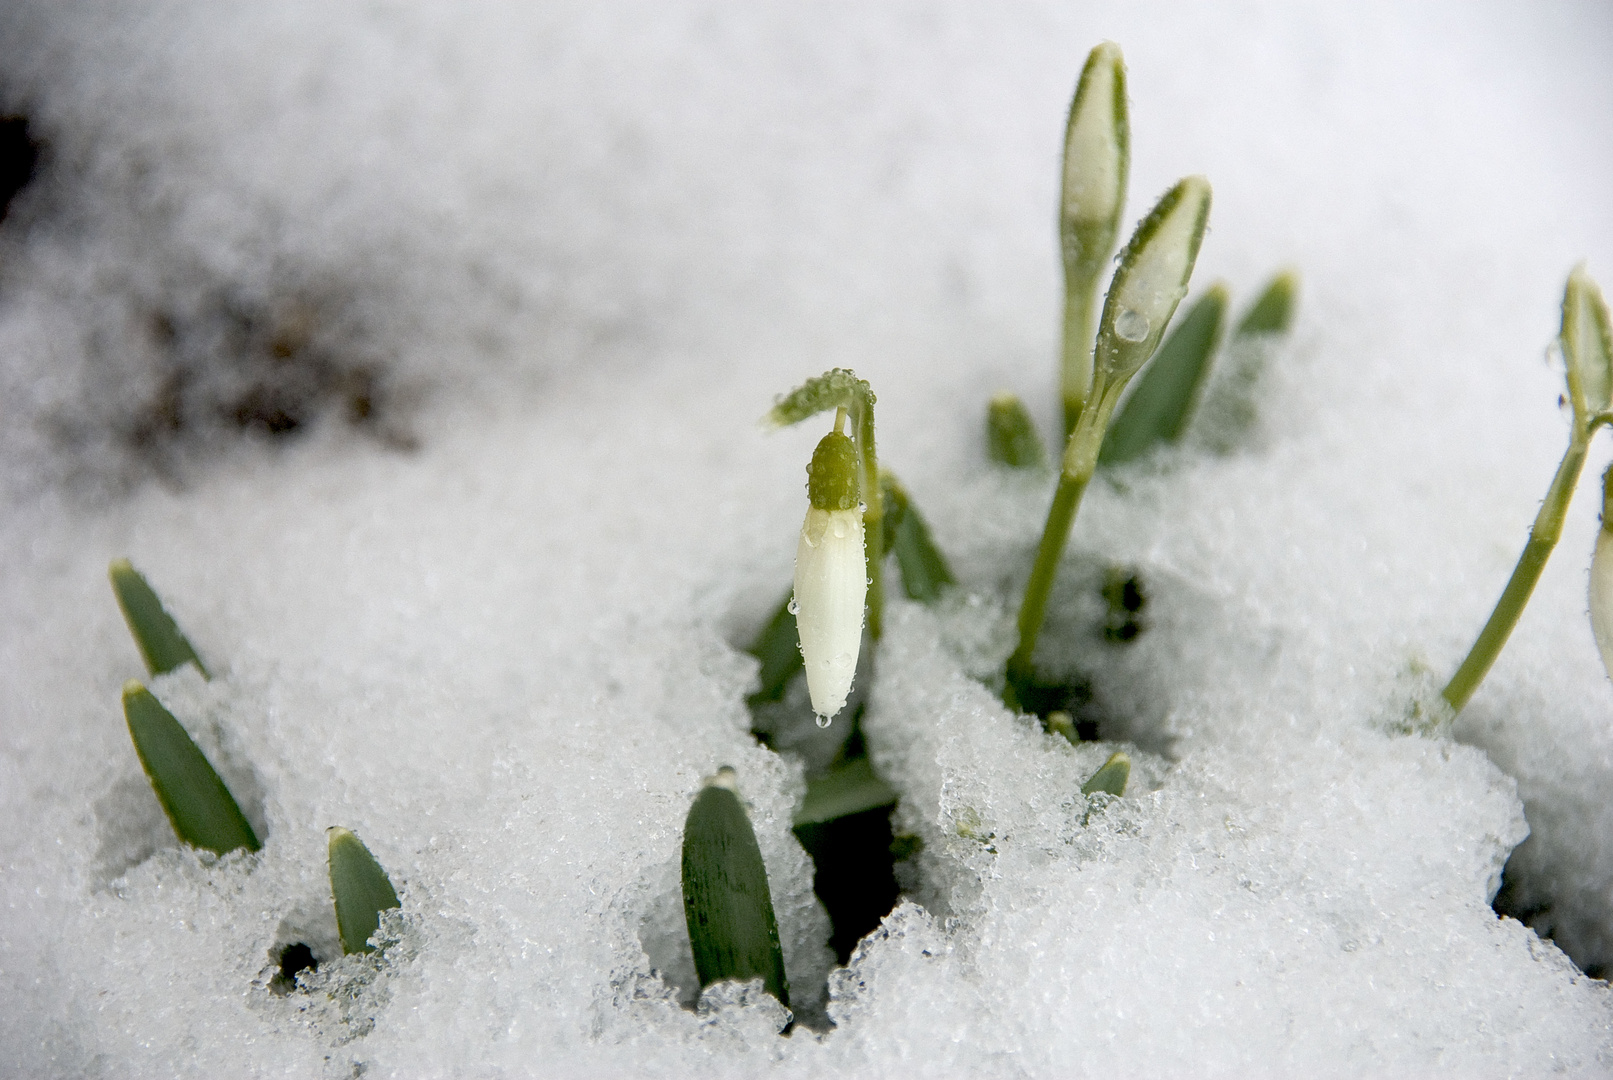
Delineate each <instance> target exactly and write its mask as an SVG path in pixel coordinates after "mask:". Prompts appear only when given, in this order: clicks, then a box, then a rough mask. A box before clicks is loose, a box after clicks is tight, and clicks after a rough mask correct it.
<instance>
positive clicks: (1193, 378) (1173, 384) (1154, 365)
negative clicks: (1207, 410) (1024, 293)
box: [1098, 284, 1228, 466]
mask: <svg viewBox="0 0 1613 1080" xmlns="http://www.w3.org/2000/svg"><path fill="white" fill-rule="evenodd" d="M1227 302H1228V295H1227V290H1226V286H1224V285H1220V284H1216V285H1213V286H1211V287H1210V289H1209V291H1208V292H1206V293H1205V294H1204V295H1203V296H1202V297H1200V298H1199V300H1198V302H1197V303H1195V304H1194V305H1193V306H1192V307H1190V308H1188V309H1187V313H1186V314H1185V315H1183V316H1182V318H1180V319H1178V320H1176V322H1175V323H1174V324H1173V325H1172V327H1171V332H1170V336H1168V337H1167V338H1166V339H1165V341H1164V344H1162V345H1160V347H1159V351H1158V352H1157V353H1155V354H1154V358H1153V359H1152V360H1150V361H1149V362H1148V366H1147V367H1145V368H1144V369H1143V373H1142V375H1141V376H1140V377H1139V378H1138V379H1137V385H1136V386H1135V387H1134V388H1133V389H1132V391H1131V393H1130V395H1128V396H1127V398H1126V400H1125V404H1124V405H1122V406H1121V408H1120V411H1119V412H1118V413H1117V414H1116V416H1115V421H1114V424H1113V425H1111V426H1110V428H1109V434H1108V435H1106V436H1105V437H1104V440H1103V449H1102V450H1101V451H1100V452H1099V454H1098V464H1099V465H1104V466H1109V465H1120V464H1123V463H1125V462H1128V461H1134V460H1136V459H1137V458H1140V457H1142V456H1143V455H1144V454H1146V453H1148V451H1150V450H1152V449H1153V448H1154V447H1156V446H1159V445H1162V444H1165V443H1174V442H1177V441H1179V440H1180V439H1181V437H1182V434H1183V432H1185V431H1186V430H1187V424H1188V421H1189V420H1191V419H1192V417H1193V410H1194V407H1195V406H1196V405H1197V403H1198V398H1199V388H1200V387H1201V386H1202V385H1203V383H1204V377H1205V376H1206V375H1208V374H1209V371H1210V361H1211V359H1212V358H1213V357H1214V355H1215V349H1216V346H1217V345H1218V344H1219V343H1220V340H1221V324H1222V321H1223V319H1224V317H1225V315H1226V309H1227Z"/></svg>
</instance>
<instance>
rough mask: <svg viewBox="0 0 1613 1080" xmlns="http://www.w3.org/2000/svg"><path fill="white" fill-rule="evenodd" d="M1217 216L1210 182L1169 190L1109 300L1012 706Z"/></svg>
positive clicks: (1034, 593)
mask: <svg viewBox="0 0 1613 1080" xmlns="http://www.w3.org/2000/svg"><path fill="white" fill-rule="evenodd" d="M1209 215H1210V185H1209V182H1208V181H1206V180H1205V179H1204V178H1203V177H1201V176H1190V177H1188V178H1187V179H1185V180H1182V181H1181V182H1179V183H1178V184H1177V185H1176V186H1175V187H1173V188H1171V189H1170V190H1169V191H1167V192H1166V193H1165V195H1164V197H1163V198H1161V199H1160V200H1159V203H1158V205H1156V206H1155V207H1154V209H1153V212H1152V213H1150V214H1149V215H1148V216H1147V217H1146V218H1144V219H1143V221H1142V224H1140V225H1138V226H1137V231H1136V232H1135V233H1134V234H1132V238H1131V242H1130V243H1128V244H1127V245H1126V250H1125V251H1124V252H1123V253H1122V255H1121V259H1120V268H1119V269H1118V270H1116V271H1115V277H1114V282H1113V283H1112V284H1111V285H1110V287H1109V294H1108V296H1107V297H1106V298H1105V299H1104V304H1103V319H1102V321H1101V323H1100V325H1099V329H1098V345H1097V350H1096V352H1095V354H1094V365H1093V378H1092V390H1091V393H1090V394H1089V395H1088V397H1087V399H1086V402H1085V404H1084V405H1083V407H1082V409H1081V413H1080V416H1079V417H1078V419H1077V422H1076V425H1075V430H1074V431H1072V432H1071V433H1070V438H1069V442H1068V444H1067V445H1066V447H1065V450H1064V461H1063V468H1062V469H1061V470H1060V473H1059V482H1058V487H1057V489H1056V490H1055V491H1054V494H1053V505H1052V507H1051V508H1050V509H1049V510H1048V515H1047V525H1046V526H1045V528H1044V529H1043V531H1042V541H1041V544H1040V546H1039V547H1038V548H1037V552H1036V562H1035V565H1034V566H1032V568H1031V576H1030V581H1029V582H1028V583H1027V584H1026V587H1025V600H1024V602H1023V603H1022V604H1021V605H1020V609H1019V646H1018V647H1017V648H1016V649H1015V650H1014V654H1013V656H1011V657H1010V658H1009V660H1008V673H1007V682H1006V684H1005V686H1004V691H1003V700H1004V701H1005V702H1006V703H1007V704H1009V705H1012V706H1016V707H1017V706H1018V705H1019V703H1020V690H1019V688H1020V687H1022V686H1025V685H1027V684H1029V682H1030V680H1031V677H1032V670H1031V657H1032V654H1033V653H1034V652H1035V651H1036V638H1037V636H1038V634H1040V632H1041V628H1042V620H1043V617H1044V616H1045V615H1046V612H1047V598H1048V595H1049V594H1050V593H1051V591H1052V588H1053V578H1054V575H1055V574H1056V573H1057V572H1058V564H1059V558H1060V556H1061V555H1062V554H1063V552H1064V545H1065V542H1066V541H1067V540H1068V539H1069V535H1070V526H1071V525H1072V524H1074V522H1075V514H1076V511H1077V510H1078V509H1079V508H1080V505H1081V496H1082V494H1083V493H1085V491H1086V487H1087V484H1088V482H1089V481H1091V479H1092V473H1093V471H1094V470H1095V469H1096V468H1097V464H1098V453H1099V451H1100V449H1101V448H1102V446H1103V438H1104V434H1105V432H1106V431H1107V430H1108V427H1109V417H1110V416H1111V415H1112V414H1113V412H1114V409H1115V405H1116V404H1117V403H1118V402H1119V400H1120V395H1121V392H1122V391H1123V390H1125V388H1126V384H1127V383H1128V382H1129V381H1130V380H1131V377H1132V376H1133V375H1135V374H1136V373H1137V370H1138V369H1139V368H1141V367H1142V365H1143V364H1144V362H1146V361H1147V360H1148V358H1149V356H1150V355H1152V354H1153V352H1154V349H1155V347H1156V346H1158V344H1159V339H1160V337H1161V336H1163V334H1164V332H1165V325H1166V323H1168V322H1170V318H1171V315H1172V314H1174V313H1175V311H1176V305H1177V304H1178V303H1180V302H1181V299H1182V296H1183V294H1185V293H1186V292H1187V283H1188V279H1189V278H1190V277H1192V274H1193V264H1194V262H1195V261H1196V260H1197V259H1198V253H1199V244H1200V243H1201V242H1202V241H1203V239H1204V228H1205V226H1206V224H1208V221H1209Z"/></svg>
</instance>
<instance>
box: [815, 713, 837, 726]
mask: <svg viewBox="0 0 1613 1080" xmlns="http://www.w3.org/2000/svg"><path fill="white" fill-rule="evenodd" d="M834 722H835V718H834V717H832V716H821V715H820V716H819V717H818V726H819V727H820V728H826V727H828V726H829V725H830V724H832V723H834Z"/></svg>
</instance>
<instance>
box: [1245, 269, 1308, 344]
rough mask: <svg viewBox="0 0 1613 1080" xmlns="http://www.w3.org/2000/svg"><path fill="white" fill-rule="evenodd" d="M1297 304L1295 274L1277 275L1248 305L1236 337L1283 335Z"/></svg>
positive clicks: (1297, 289)
mask: <svg viewBox="0 0 1613 1080" xmlns="http://www.w3.org/2000/svg"><path fill="white" fill-rule="evenodd" d="M1298 300H1299V272H1298V271H1297V270H1293V269H1287V270H1282V271H1279V272H1278V274H1277V276H1276V277H1274V278H1272V279H1271V283H1270V284H1268V285H1267V286H1266V290H1265V291H1264V292H1262V293H1261V294H1260V296H1259V297H1257V298H1256V299H1255V302H1254V303H1253V304H1250V305H1249V310H1248V311H1246V312H1244V314H1243V318H1242V319H1240V320H1239V321H1238V328H1237V329H1236V330H1235V331H1233V333H1234V335H1235V336H1237V337H1252V336H1254V335H1257V334H1286V333H1288V328H1289V327H1290V326H1292V325H1293V322H1294V307H1295V305H1296V304H1297V303H1298Z"/></svg>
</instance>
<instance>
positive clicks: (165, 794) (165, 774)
mask: <svg viewBox="0 0 1613 1080" xmlns="http://www.w3.org/2000/svg"><path fill="white" fill-rule="evenodd" d="M123 715H124V718H125V719H126V720H127V721H128V723H129V738H130V740H131V741H132V742H133V743H134V750H135V753H137V754H139V755H140V764H141V765H142V766H143V767H144V768H145V770H146V776H147V777H148V778H149V779H150V780H151V790H152V791H154V792H156V795H157V801H158V802H159V803H161V804H162V808H163V812H164V813H166V814H167V815H168V820H169V821H170V822H171V823H172V824H173V826H174V832H176V833H178V834H179V838H180V839H181V840H183V841H184V842H185V843H187V844H189V845H190V846H191V847H197V848H202V849H204V850H206V851H211V852H214V853H216V854H219V855H223V854H226V853H228V852H231V851H234V850H236V849H237V848H246V849H247V850H248V851H257V850H258V849H259V848H260V847H262V845H261V844H259V843H258V837H257V834H256V833H254V832H253V831H252V826H251V825H249V824H248V823H247V820H246V815H244V814H242V813H241V808H240V807H239V806H238V805H236V802H235V797H234V796H232V795H231V794H230V789H229V788H227V787H225V786H224V781H223V780H221V779H219V775H218V773H217V772H215V771H214V770H213V767H212V766H211V765H209V764H208V763H207V758H206V756H205V755H203V753H202V751H201V749H200V748H199V747H198V746H197V745H196V744H195V742H193V741H192V740H191V737H190V736H189V735H187V734H186V733H185V729H184V728H183V727H181V726H180V724H179V721H178V720H175V719H174V715H173V713H170V712H169V711H168V710H167V709H165V708H163V706H162V702H160V701H158V700H157V699H156V698H155V697H153V696H152V694H151V691H149V690H147V689H146V688H145V687H144V686H141V685H140V684H139V683H138V682H136V681H135V680H133V679H130V680H129V681H128V682H127V683H125V684H124V685H123Z"/></svg>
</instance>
